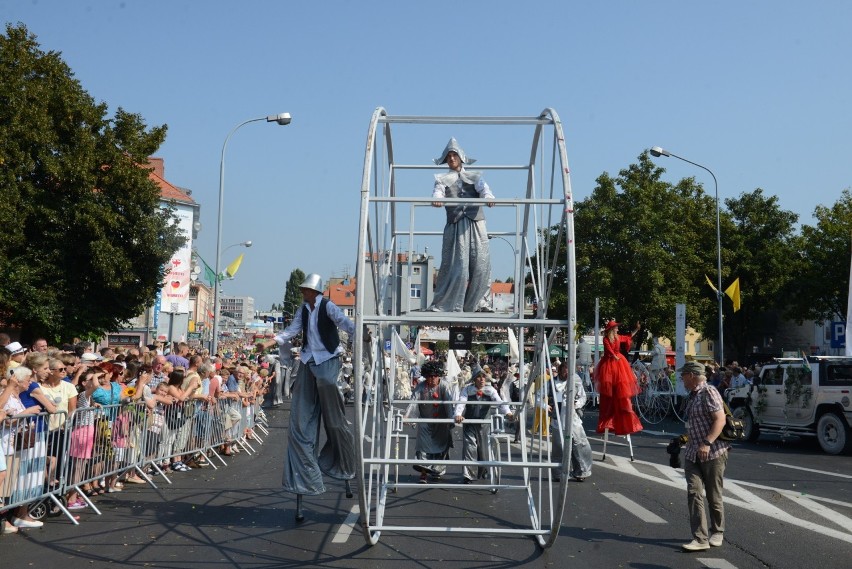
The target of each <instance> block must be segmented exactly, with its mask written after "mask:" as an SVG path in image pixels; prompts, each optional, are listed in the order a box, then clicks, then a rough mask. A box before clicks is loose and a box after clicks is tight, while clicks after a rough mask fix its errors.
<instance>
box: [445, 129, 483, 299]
mask: <svg viewBox="0 0 852 569" xmlns="http://www.w3.org/2000/svg"><path fill="white" fill-rule="evenodd" d="M434 162H435V164H439V165H440V164H446V165H447V166H448V167H449V168H450V171H449V172H447V173H446V174H435V187H434V189H433V191H432V197H433V198H486V199H488V198H491V199H493V198H494V194H492V193H491V189H490V188H489V187H488V184H487V183H485V179H484V178H483V177H482V174H481V173H480V172H474V171H468V170H465V169H464V165H466V164H473V163H474V162H476V160H474V159H473V158H470V157H469V156H467V155H466V154H465V153H464V150H462V148H461V147H460V146H459V143H458V142H456V139H455V138H451V139H450V141H449V142H448V143H447V146H446V148H444V152H443V153H442V154H441V157H440V158H437V159H435V160H434ZM432 205H433V206H434V207H441V206H442V205H444V204H442V203H441V202H437V201H436V202H432ZM493 205H494V204H493V203H489V204H488V206H489V207H491V206H493ZM445 208H446V210H447V224H446V226H444V241H443V244H442V246H441V268H440V270H439V271H438V280H437V284H436V285H435V296H434V299H433V301H432V305H431V306H430V307H429V310H433V311H437V312H462V311H463V312H474V311H476V310H480V311H490V309H488V308H487V306H486V304H485V295H486V294H487V293H488V290H489V288H490V287H491V255H490V253H489V251H488V231H487V230H486V229H485V216H484V215H483V213H482V207H481V206H479V205H478V204H460V203H453V204H446V206H445Z"/></svg>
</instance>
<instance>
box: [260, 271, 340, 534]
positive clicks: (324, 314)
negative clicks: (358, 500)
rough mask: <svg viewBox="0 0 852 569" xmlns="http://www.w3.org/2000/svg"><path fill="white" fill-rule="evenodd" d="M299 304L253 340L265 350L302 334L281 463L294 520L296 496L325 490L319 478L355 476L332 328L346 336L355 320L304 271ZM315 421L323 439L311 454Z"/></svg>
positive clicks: (336, 340) (336, 337) (315, 440)
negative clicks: (273, 332) (267, 336)
mask: <svg viewBox="0 0 852 569" xmlns="http://www.w3.org/2000/svg"><path fill="white" fill-rule="evenodd" d="M299 289H300V290H301V292H302V297H303V298H304V300H305V302H304V304H302V307H301V309H300V310H298V311H296V314H295V315H294V318H293V322H292V323H291V324H290V325H289V326H287V328H285V329H284V330H283V331H282V332H280V333H279V334H278V335H277V336H275V338H274V339H272V340H266V341H264V342H261V343H259V344H258V347H259V348H262V349H265V348H269V347H271V346H273V345H274V344H276V343H277V344H279V345H284V344H285V343H286V342H287V340H289V339H290V338H293V337H295V336H298V335H299V334H301V335H302V353H301V359H302V362H301V365H300V366H299V371H298V374H297V377H296V381H295V382H294V384H293V399H292V402H291V404H290V440H289V444H288V446H287V455H286V457H285V461H284V478H283V484H284V489H285V490H287V491H288V492H293V493H295V494H296V495H297V501H296V521H302V519H304V518H303V516H302V513H301V502H302V500H301V499H302V496H303V495H308V496H315V495H317V494H322V493H323V492H325V486H324V484H323V479H322V476H323V474H325V475H326V476H329V477H331V478H335V479H338V480H345V481H346V493H347V496H348V497H351V494H352V491H351V488H350V485H349V480H351V479H352V478H354V477H355V442H354V438H353V434H352V433H353V430H354V429H353V428H352V424H351V423H350V422H349V421H348V420H347V419H346V416H345V415H344V403H343V396H342V395H341V394H340V391H339V390H338V389H337V378H338V376H339V374H340V364H341V362H340V355H341V354H342V353H343V351H344V350H343V346H342V345H341V343H340V337H339V335H338V333H337V329H338V327H339V328H340V329H342V330H343V331H344V332H346V333H347V334H349V337H350V338H351V337H352V335H353V334H354V332H355V324H354V323H353V322H352V321H351V320H350V319H349V318H347V317H346V315H345V314H344V313H343V311H342V310H341V309H340V308H339V307H337V305H335V304H334V303H333V302H331V301H330V300H327V299H325V298H323V294H322V290H323V287H322V279H321V278H320V276H319V275H317V274H310V275H308V276H307V277H306V278H305V281H304V282H303V283H302V284H301V285H299ZM320 420H322V425H323V426H324V427H325V434H326V443H325V445H324V446H323V447H322V450H321V451H319V452H317V446H318V445H319V434H320V431H319V429H320Z"/></svg>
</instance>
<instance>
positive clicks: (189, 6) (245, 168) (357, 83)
mask: <svg viewBox="0 0 852 569" xmlns="http://www.w3.org/2000/svg"><path fill="white" fill-rule="evenodd" d="M573 4H577V5H576V6H574V5H573ZM0 18H2V19H3V20H4V22H13V23H14V22H19V21H20V22H23V23H24V24H26V25H27V27H28V28H29V30H30V31H31V32H32V33H34V34H36V35H37V36H38V40H39V42H40V43H41V45H42V47H43V49H45V50H56V51H60V52H62V55H63V58H64V59H65V61H66V62H67V63H68V65H69V66H70V67H71V68H72V69H73V71H74V72H75V74H76V77H77V78H78V79H79V80H80V82H81V83H82V85H83V87H84V88H85V89H86V90H87V91H88V92H89V93H90V94H91V95H92V96H93V97H94V98H95V99H96V100H98V101H104V102H106V103H108V104H109V105H110V108H111V110H112V111H114V110H115V109H116V108H117V107H119V106H121V107H123V108H124V109H126V110H128V111H131V112H136V113H140V114H141V115H142V116H143V117H144V118H145V120H146V122H147V123H148V124H149V125H158V124H168V127H169V132H168V138H167V140H166V143H165V144H164V145H163V147H162V148H161V149H160V152H159V153H158V155H159V156H160V157H162V158H164V159H165V167H166V177H167V179H168V180H169V181H170V182H172V183H174V184H176V185H178V186H181V187H185V188H189V189H191V190H192V192H193V194H192V195H193V197H194V198H195V199H196V200H197V201H198V202H199V203H200V204H201V207H202V212H201V219H202V223H203V230H202V233H201V235H200V237H199V242H198V244H197V248H198V250H199V251H200V253H201V254H202V256H203V257H205V258H206V259H207V260H208V262H210V263H213V261H214V251H215V239H216V215H217V200H218V187H219V157H220V153H221V149H222V143H223V142H224V138H225V136H226V135H227V133H228V132H229V131H230V130H231V129H232V128H233V127H234V126H236V125H237V124H239V123H240V122H242V121H244V120H247V119H250V118H254V117H260V116H264V115H268V114H275V113H278V112H284V111H287V112H290V113H291V114H292V115H293V122H292V124H291V125H289V126H286V127H279V126H274V125H268V124H266V123H262V122H261V123H255V124H250V125H247V126H245V127H243V128H242V129H241V130H239V131H238V132H237V133H236V134H235V135H234V136H233V137H232V138H231V140H230V142H229V144H228V150H227V155H226V178H225V188H226V198H225V224H224V236H223V246H227V245H229V244H232V243H237V242H240V241H244V240H247V239H250V240H252V241H253V242H254V246H253V247H252V248H251V249H249V250H247V251H246V257H245V261H244V263H243V266H242V268H241V269H240V272H239V274H238V275H237V278H236V279H234V280H233V281H226V284H225V287H224V290H225V292H226V293H228V294H239V295H250V296H254V297H255V299H256V302H257V305H258V307H259V308H262V309H265V308H268V307H269V305H270V304H271V303H272V302H277V301H280V300H281V298H282V297H283V286H284V282H285V281H286V279H287V278H288V276H289V274H290V271H291V270H292V269H294V268H301V269H302V270H303V271H305V272H319V273H321V274H322V275H323V277H325V278H327V277H329V276H331V275H336V276H341V275H342V274H343V273H344V272H345V271H346V270H347V268H348V269H349V270H350V271H352V272H354V268H355V253H356V243H355V240H356V237H357V227H358V197H359V196H358V194H359V188H360V182H361V174H362V164H363V160H364V143H365V140H366V134H367V127H368V125H369V120H370V117H371V115H372V113H373V111H374V109H375V108H376V107H378V106H382V107H385V108H386V109H387V110H388V112H389V114H391V115H471V116H480V115H482V116H510V115H511V116H518V115H524V116H535V115H538V114H539V112H540V111H541V110H542V109H544V108H545V107H552V108H554V109H555V110H556V111H557V112H558V113H559V115H560V117H561V119H562V121H563V124H564V128H565V134H566V145H567V151H568V159H569V163H570V165H571V178H572V186H573V189H574V195H575V199H577V200H582V199H583V198H585V197H586V196H588V195H589V193H590V192H591V190H592V188H593V187H594V184H595V179H596V178H597V177H598V176H599V175H600V174H601V173H602V172H605V171H606V172H609V173H611V174H613V175H615V174H617V173H618V171H619V170H621V169H622V168H625V167H627V166H628V165H629V164H630V163H632V162H635V161H636V157H637V156H638V155H639V154H640V153H641V152H642V151H643V150H644V149H647V148H650V147H651V146H657V145H658V146H662V147H664V148H667V149H668V150H671V151H672V152H674V153H676V154H678V155H680V156H683V157H685V158H688V159H690V160H692V161H694V162H698V163H700V164H703V165H705V166H707V167H708V168H710V169H711V170H712V171H713V172H714V173H715V175H716V177H717V178H718V181H719V195H720V198H721V199H725V198H728V197H737V196H739V195H740V194H742V193H743V192H750V191H752V190H754V189H755V188H758V187H759V188H762V189H763V190H764V192H765V193H767V194H770V195H777V196H779V200H780V203H781V207H782V208H784V209H787V210H792V211H794V212H796V213H798V214H799V215H800V221H801V222H804V223H812V222H813V219H812V216H811V214H812V212H813V209H814V207H815V206H816V205H819V204H823V205H831V204H833V203H834V202H835V201H836V200H837V198H838V197H839V195H840V192H841V191H842V190H843V189H845V188H848V187H850V186H852V171H850V168H849V164H850V156H852V137H850V132H852V113H850V93H852V84H850V83H852V75H850V74H849V73H848V72H846V71H845V70H846V68H847V67H848V65H847V64H846V63H845V62H847V60H848V59H849V57H850V55H852V34H850V33H849V30H848V26H849V22H852V3H850V2H846V1H840V0H825V1H821V2H815V3H803V2H792V1H786V0H774V1H768V0H766V1H751V2H735V1H725V0H722V1H718V2H703V3H698V2H686V1H672V0H656V1H653V2H651V1H646V2H640V1H638V0H635V1H628V0H611V1H600V2H585V3H572V2H567V1H565V0H561V1H550V2H536V1H528V2H524V3H520V2H502V1H499V0H492V1H468V2H457V3H455V4H453V3H445V2H428V3H427V2H413V1H403V0H396V1H375V2H370V1H362V2H354V1H353V2H344V1H339V0H338V1H328V2H285V1H249V0H246V1H243V2H234V1H231V2H224V1H218V0H207V1H203V2H202V1H200V0H199V1H194V2H190V1H183V2H181V1H177V0H167V1H163V0H144V1H142V0H137V1H133V0H125V1H123V2H118V1H112V0H95V1H86V0H75V1H74V2H68V1H67V0H30V1H24V0H20V1H8V0H0ZM460 133H462V131H461V130H457V129H454V128H453V127H451V126H446V125H444V126H440V127H438V126H433V127H430V128H428V129H423V130H422V131H421V130H418V131H416V133H415V135H414V136H412V137H410V138H409V139H407V140H405V141H404V142H405V143H406V144H405V145H403V147H402V148H401V149H400V152H405V154H406V156H408V157H410V159H412V160H419V161H425V160H428V159H430V158H432V157H434V156H437V155H438V154H439V153H440V151H441V150H442V148H443V146H444V144H445V143H446V141H447V139H448V138H449V137H450V136H451V135H456V136H459V134H460ZM463 134H464V136H462V137H460V140H461V142H462V145H463V146H464V147H465V148H466V150H467V151H468V152H469V153H470V154H472V155H474V156H476V157H477V158H479V159H480V160H481V161H482V162H489V163H494V160H492V158H493V157H494V156H501V155H502V154H503V153H504V149H503V148H500V145H502V144H504V143H505V138H501V137H499V136H492V135H491V134H488V133H485V132H482V131H470V132H468V131H464V133H463ZM527 148H528V145H527ZM527 153H528V150H527ZM660 164H661V165H662V166H664V167H665V168H666V169H667V174H666V178H667V179H668V180H670V181H671V182H676V181H677V180H679V179H680V178H683V177H688V176H694V177H695V178H696V179H697V180H698V181H699V182H701V183H702V184H704V185H705V188H706V189H707V190H708V191H709V192H711V193H712V191H713V186H712V179H711V178H710V177H709V175H707V174H706V173H705V172H704V171H703V170H700V169H696V168H695V167H693V166H690V165H689V164H686V163H683V162H680V161H677V160H674V159H668V160H665V161H664V162H661V163H660ZM431 185H432V184H431V176H430V175H428V174H427V173H424V174H423V180H422V193H423V194H424V195H427V194H428V193H429V192H430V191H431ZM492 189H493V191H494V192H495V194H496V195H497V196H498V197H508V196H506V195H505V194H502V195H501V188H500V187H496V186H495V184H492ZM435 225H436V229H440V227H441V226H442V220H441V217H440V215H436V216H435ZM497 247H499V245H498V246H496V247H494V248H493V249H494V251H495V256H496V251H497ZM234 251H235V249H232V250H231V251H229V252H228V253H227V254H226V256H225V258H223V264H227V263H228V262H230V260H232V259H231V257H233V256H234V255H233V253H234ZM508 267H509V265H508V262H507V261H505V260H501V259H495V271H494V272H495V274H494V276H495V278H501V279H502V278H505V276H507V275H508V274H509V272H510V271H509V268H508Z"/></svg>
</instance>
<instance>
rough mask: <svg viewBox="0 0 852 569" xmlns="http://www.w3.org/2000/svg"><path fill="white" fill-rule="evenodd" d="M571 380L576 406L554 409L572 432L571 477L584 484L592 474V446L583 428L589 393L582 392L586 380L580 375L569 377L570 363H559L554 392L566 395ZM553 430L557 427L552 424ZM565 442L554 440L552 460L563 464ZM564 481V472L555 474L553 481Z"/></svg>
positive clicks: (554, 438)
mask: <svg viewBox="0 0 852 569" xmlns="http://www.w3.org/2000/svg"><path fill="white" fill-rule="evenodd" d="M568 381H573V382H574V404H573V405H570V406H569V405H568V402H567V401H564V397H563V401H564V403H563V404H560V405H558V406H557V408H556V409H554V412H555V413H559V414H560V415H561V416H562V421H563V423H562V424H563V425H564V427H563V428H564V429H569V428H570V429H571V464H570V466H569V472H568V474H569V475H570V476H571V478H573V479H574V480H576V481H578V482H582V481H583V480H585V479H586V478H588V477H589V476H591V475H592V447H591V445H590V444H589V439H588V437H586V429H585V427H584V426H583V407H585V406H586V390H585V389H583V380H582V379H581V378H580V375H579V374H577V373H575V374H574V375H573V378H572V377H571V376H570V375H569V371H568V363H567V362H562V363H561V364H559V370H558V371H557V375H556V380H555V381H554V390H556V391H559V390H561V391H562V392H563V394H565V393H567V391H568V386H567V383H568ZM572 407H573V410H572V411H571V423H570V425H569V424H568V423H567V417H566V415H567V413H568V411H569V410H570V409H572ZM551 427H555V425H554V424H553V423H551ZM562 443H563V441H562V439H560V438H559V437H553V455H552V458H553V461H554V462H562V453H563V448H564V447H563V444H562ZM560 479H561V473H560V472H559V471H558V470H557V471H556V472H555V473H554V474H553V480H554V481H557V480H560Z"/></svg>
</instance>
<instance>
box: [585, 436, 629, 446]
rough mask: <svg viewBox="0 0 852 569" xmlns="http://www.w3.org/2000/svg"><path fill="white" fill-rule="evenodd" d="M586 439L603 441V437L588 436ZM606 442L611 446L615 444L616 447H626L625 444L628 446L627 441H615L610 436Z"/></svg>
mask: <svg viewBox="0 0 852 569" xmlns="http://www.w3.org/2000/svg"><path fill="white" fill-rule="evenodd" d="M612 436H613V437H615V436H616V435H612ZM588 439H589V440H590V441H598V442H599V443H602V442H603V437H588ZM607 444H608V445H612V446H617V447H626V446H628V443H620V442H618V441H616V440H613V439H612V438H610V439H609V441H607Z"/></svg>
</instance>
